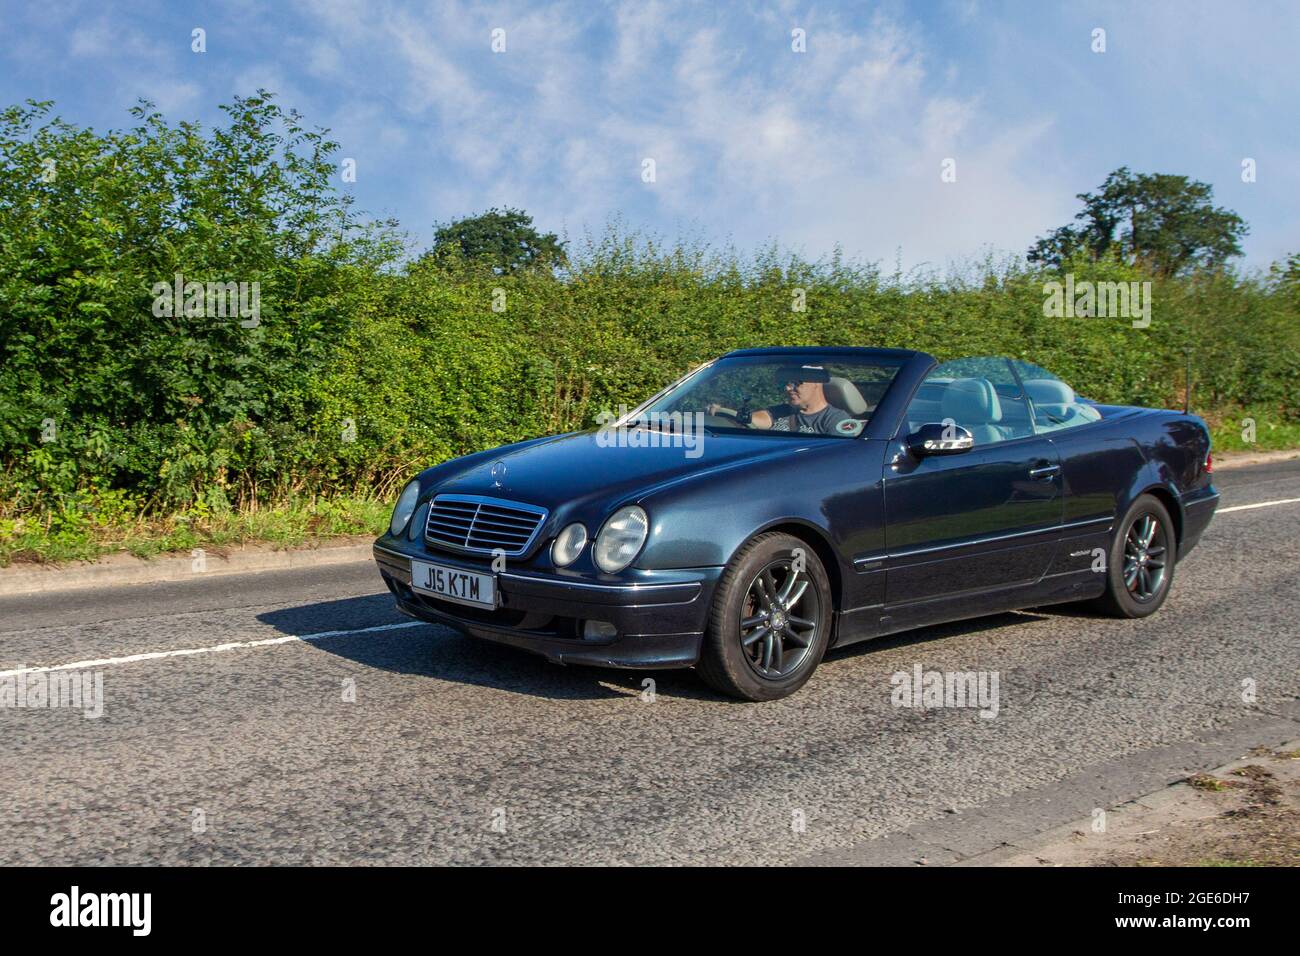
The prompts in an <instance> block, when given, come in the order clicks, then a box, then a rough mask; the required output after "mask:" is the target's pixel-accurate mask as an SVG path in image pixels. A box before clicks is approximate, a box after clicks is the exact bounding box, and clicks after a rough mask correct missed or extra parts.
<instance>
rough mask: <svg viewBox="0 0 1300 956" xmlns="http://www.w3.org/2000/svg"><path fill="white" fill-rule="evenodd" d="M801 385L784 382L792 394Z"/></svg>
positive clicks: (799, 383) (800, 383)
mask: <svg viewBox="0 0 1300 956" xmlns="http://www.w3.org/2000/svg"><path fill="white" fill-rule="evenodd" d="M802 384H803V382H786V383H785V387H786V388H788V389H790V391H792V392H793V391H798V389H799V386H800V385H802Z"/></svg>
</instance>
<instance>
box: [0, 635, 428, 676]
mask: <svg viewBox="0 0 1300 956" xmlns="http://www.w3.org/2000/svg"><path fill="white" fill-rule="evenodd" d="M423 626H426V625H425V622H424V621H401V622H399V623H397V624H379V625H376V626H375V627H362V628H358V629H357V630H355V631H321V632H320V633H319V634H291V635H289V636H287V637H268V638H265V639H263V640H260V641H232V642H231V643H229V644H214V645H213V646H212V647H187V648H182V649H179V650H174V651H151V652H149V653H147V654H130V655H127V656H126V657H104V658H100V659H99V660H93V661H73V662H72V663H71V664H49V665H47V666H44V667H18V668H14V669H13V670H7V671H0V678H3V677H17V676H18V675H19V674H45V673H49V672H50V671H73V670H77V671H80V670H93V669H94V668H96V667H112V666H113V665H114V664H134V663H136V662H137V661H157V660H161V659H163V658H164V657H193V656H194V655H196V654H215V653H217V652H218V651H238V650H243V649H244V648H248V647H272V646H274V645H276V644H291V643H293V642H294V641H305V642H308V643H310V642H311V641H322V640H324V639H325V638H327V637H344V636H346V635H348V634H373V633H374V632H375V631H395V630H398V629H399V628H403V627H423Z"/></svg>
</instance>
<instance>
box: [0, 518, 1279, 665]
mask: <svg viewBox="0 0 1300 956" xmlns="http://www.w3.org/2000/svg"><path fill="white" fill-rule="evenodd" d="M1297 502H1300V498H1281V499H1279V500H1277V501H1261V502H1259V503H1258V504H1253V505H1234V506H1233V507H1231V508H1219V509H1218V510H1217V511H1216V512H1215V513H1216V514H1221V515H1222V514H1228V513H1229V512H1231V511H1248V510H1250V509H1251V508H1268V507H1271V506H1273V505H1292V504H1296V503H1297ZM424 624H425V622H424V621H401V622H399V623H397V624H379V625H377V626H375V627H362V628H358V629H357V630H354V631H321V632H320V633H319V634H291V635H288V636H286V637H268V638H265V639H264V640H260V641H233V642H231V643H229V644H214V645H213V646H212V647H186V648H181V649H179V650H174V651H151V652H149V653H147V654H130V655H128V656H126V657H103V658H100V659H99V660H91V661H73V662H72V663H70V664H49V665H47V666H44V667H18V668H15V669H13V670H7V671H0V678H3V677H17V676H18V675H19V674H46V673H49V672H50V671H73V670H92V669H94V668H96V667H112V666H114V665H115V664H135V663H137V662H138V661H157V660H162V659H163V658H167V657H194V656H195V655H198V654H216V653H218V652H221V651H238V650H244V649H246V648H250V647H274V646H275V645H276V644H292V643H293V642H294V641H303V642H306V643H310V642H311V641H321V640H324V639H325V638H327V637H345V636H347V635H349V634H373V633H375V632H376V631H396V630H399V629H401V628H406V627H422V626H424Z"/></svg>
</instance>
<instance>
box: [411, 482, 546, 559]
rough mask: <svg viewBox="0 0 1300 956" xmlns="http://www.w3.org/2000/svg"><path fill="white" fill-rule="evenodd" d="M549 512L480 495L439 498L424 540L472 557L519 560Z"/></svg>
mask: <svg viewBox="0 0 1300 956" xmlns="http://www.w3.org/2000/svg"><path fill="white" fill-rule="evenodd" d="M545 520H546V509H545V508H538V507H536V506H534V505H526V504H521V503H520V502H517V501H503V500H501V499H499V498H483V497H480V496H478V495H438V496H436V497H435V498H434V499H433V504H432V506H431V507H430V508H429V518H428V520H427V521H426V522H425V525H424V537H425V540H426V541H428V542H429V543H430V544H432V545H437V546H441V547H445V548H450V549H452V550H454V551H468V552H470V553H472V554H495V553H496V552H497V551H498V550H500V551H501V552H502V553H504V554H505V555H507V556H508V557H517V556H518V555H521V554H523V553H524V552H525V551H527V550H528V548H529V546H531V545H532V543H533V539H534V538H535V537H537V532H538V531H539V530H541V527H542V522H543V521H545Z"/></svg>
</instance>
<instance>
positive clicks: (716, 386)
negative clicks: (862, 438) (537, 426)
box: [633, 353, 899, 438]
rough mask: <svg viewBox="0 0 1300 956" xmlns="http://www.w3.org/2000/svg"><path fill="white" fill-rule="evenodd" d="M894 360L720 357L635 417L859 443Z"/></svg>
mask: <svg viewBox="0 0 1300 956" xmlns="http://www.w3.org/2000/svg"><path fill="white" fill-rule="evenodd" d="M898 368H899V362H898V361H897V360H895V359H886V358H881V357H875V356H871V355H864V356H862V357H861V358H859V357H856V356H845V355H839V354H827V355H826V356H824V357H823V356H819V355H816V354H809V353H801V354H797V355H747V356H736V357H733V358H724V359H719V360H718V361H716V362H714V363H713V364H711V365H708V366H705V367H704V368H703V369H700V370H699V371H697V372H696V373H695V374H693V375H691V376H689V377H687V378H686V379H685V380H683V381H682V382H679V383H678V384H677V385H676V386H674V387H673V388H670V389H669V390H668V391H667V392H665V393H664V394H663V395H661V396H659V397H658V398H656V399H653V400H652V401H650V402H649V403H647V404H646V405H645V406H644V407H643V408H641V409H639V410H638V411H637V413H636V414H635V415H634V416H633V417H634V418H635V419H639V420H642V421H654V420H656V419H660V420H667V419H668V416H673V419H672V420H680V418H678V416H683V415H687V414H689V415H690V416H691V417H692V418H698V419H701V420H702V421H703V423H704V425H705V426H707V427H708V428H710V429H713V430H718V431H745V432H763V433H770V434H772V435H799V434H803V435H808V434H814V435H828V436H834V437H839V438H857V437H858V436H859V435H861V434H862V430H863V429H864V428H865V427H866V426H867V423H868V422H869V421H871V416H872V414H873V413H874V412H875V410H876V406H877V405H878V404H879V403H880V399H881V398H882V397H883V396H884V394H885V391H886V390H887V389H888V388H889V385H890V383H891V382H893V380H894V376H895V375H896V374H897V373H898Z"/></svg>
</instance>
